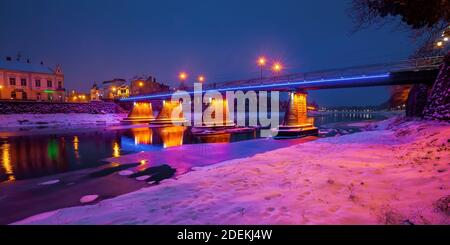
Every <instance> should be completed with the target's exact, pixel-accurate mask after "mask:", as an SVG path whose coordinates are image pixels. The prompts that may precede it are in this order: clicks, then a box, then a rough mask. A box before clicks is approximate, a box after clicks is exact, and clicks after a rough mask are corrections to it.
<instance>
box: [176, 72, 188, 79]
mask: <svg viewBox="0 0 450 245" xmlns="http://www.w3.org/2000/svg"><path fill="white" fill-rule="evenodd" d="M187 77H188V75H187V74H186V72H180V74H178V78H179V79H180V80H181V81H184V80H186V79H187Z"/></svg>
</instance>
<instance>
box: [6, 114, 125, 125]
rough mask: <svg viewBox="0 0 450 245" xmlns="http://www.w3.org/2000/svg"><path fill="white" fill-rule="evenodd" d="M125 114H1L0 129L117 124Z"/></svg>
mask: <svg viewBox="0 0 450 245" xmlns="http://www.w3.org/2000/svg"><path fill="white" fill-rule="evenodd" d="M126 116H127V114H124V113H110V114H87V113H54V114H0V122H1V124H0V129H14V128H24V127H37V126H41V127H42V126H52V127H54V126H89V125H95V124H117V123H120V121H121V120H122V119H123V118H125V117H126Z"/></svg>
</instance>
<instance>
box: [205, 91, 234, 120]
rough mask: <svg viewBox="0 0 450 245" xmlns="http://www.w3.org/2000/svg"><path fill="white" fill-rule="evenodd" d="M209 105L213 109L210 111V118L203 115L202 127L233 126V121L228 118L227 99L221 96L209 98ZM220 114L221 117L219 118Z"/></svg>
mask: <svg viewBox="0 0 450 245" xmlns="http://www.w3.org/2000/svg"><path fill="white" fill-rule="evenodd" d="M209 107H211V109H213V110H214V111H213V112H212V113H211V114H212V115H211V118H205V117H203V125H204V127H209V128H215V127H234V126H235V123H234V122H233V121H232V120H230V109H229V107H228V100H227V98H226V97H223V98H222V99H220V100H217V99H211V102H210V103H209ZM219 113H220V114H222V118H220V115H219Z"/></svg>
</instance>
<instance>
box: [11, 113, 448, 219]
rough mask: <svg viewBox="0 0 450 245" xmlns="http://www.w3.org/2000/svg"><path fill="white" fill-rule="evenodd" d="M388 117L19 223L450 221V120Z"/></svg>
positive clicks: (200, 169)
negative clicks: (355, 129) (359, 129)
mask: <svg viewBox="0 0 450 245" xmlns="http://www.w3.org/2000/svg"><path fill="white" fill-rule="evenodd" d="M388 124H389V125H386V122H385V123H382V124H379V126H378V127H373V129H375V130H373V131H365V132H361V133H355V134H350V135H345V136H340V137H334V138H324V139H319V140H317V141H312V142H307V143H304V144H298V145H295V146H291V147H287V148H283V149H278V150H274V151H270V152H266V153H263V154H258V155H255V156H253V157H251V158H245V159H235V160H231V161H227V162H223V163H219V164H216V165H212V166H208V167H204V168H199V169H196V170H195V171H192V172H189V173H187V174H185V175H182V176H180V177H179V178H178V179H176V180H175V179H170V180H167V181H164V182H162V183H161V184H160V185H158V186H153V187H148V188H144V189H141V190H139V191H135V192H132V193H129V194H126V195H122V196H119V197H116V198H113V199H109V200H105V201H101V202H100V203H98V204H95V205H86V206H80V207H72V208H66V209H61V210H56V211H53V212H49V213H44V214H40V215H36V216H33V217H30V218H28V219H25V220H22V221H20V222H17V224H411V223H413V224H450V218H449V217H450V216H449V215H450V213H449V212H450V211H449V202H450V171H449V168H450V154H449V145H450V143H449V141H450V125H449V124H448V123H439V122H434V121H406V122H405V121H401V120H398V119H397V120H392V119H391V121H390V122H388ZM255 147H257V146H255ZM242 150H245V149H242Z"/></svg>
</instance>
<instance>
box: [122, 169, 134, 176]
mask: <svg viewBox="0 0 450 245" xmlns="http://www.w3.org/2000/svg"><path fill="white" fill-rule="evenodd" d="M133 173H134V172H133V171H131V170H122V171H120V172H119V175H121V176H129V175H132V174H133Z"/></svg>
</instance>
